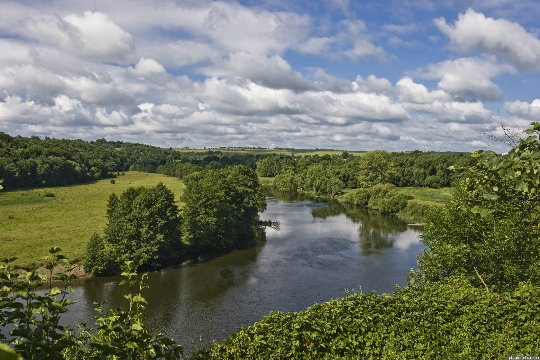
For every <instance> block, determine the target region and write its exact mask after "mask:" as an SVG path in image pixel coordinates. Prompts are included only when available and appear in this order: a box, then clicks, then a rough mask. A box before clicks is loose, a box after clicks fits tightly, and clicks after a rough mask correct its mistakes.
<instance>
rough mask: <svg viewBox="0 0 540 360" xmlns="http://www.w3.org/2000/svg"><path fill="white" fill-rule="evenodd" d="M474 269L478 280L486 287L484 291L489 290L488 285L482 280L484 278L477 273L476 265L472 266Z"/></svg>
mask: <svg viewBox="0 0 540 360" xmlns="http://www.w3.org/2000/svg"><path fill="white" fill-rule="evenodd" d="M474 271H475V272H476V275H477V276H478V278H479V279H480V281H481V282H482V284H484V286H485V287H486V291H487V292H489V287H488V286H487V284H486V283H485V282H484V279H482V277H481V276H480V274H479V273H478V270H477V269H476V266H475V267H474Z"/></svg>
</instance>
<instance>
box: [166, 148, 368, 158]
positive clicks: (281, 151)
mask: <svg viewBox="0 0 540 360" xmlns="http://www.w3.org/2000/svg"><path fill="white" fill-rule="evenodd" d="M176 151H179V152H206V151H221V152H222V153H224V154H225V153H227V154H253V155H319V156H323V155H341V154H342V153H343V152H344V151H347V152H348V153H349V154H351V155H355V156H359V155H362V154H363V153H365V151H348V150H326V149H249V148H247V149H244V150H242V149H239V148H206V149H176Z"/></svg>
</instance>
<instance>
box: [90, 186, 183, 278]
mask: <svg viewBox="0 0 540 360" xmlns="http://www.w3.org/2000/svg"><path fill="white" fill-rule="evenodd" d="M107 219H108V224H107V227H106V228H105V231H104V232H105V235H104V238H103V239H101V238H100V237H99V236H97V235H96V234H94V235H92V237H91V239H90V242H89V244H88V247H87V253H86V255H85V263H84V266H85V270H86V271H89V272H92V273H93V274H95V275H103V274H110V273H111V272H116V269H117V268H118V267H117V266H114V264H116V265H118V264H122V263H124V262H125V261H132V262H133V263H134V264H135V266H136V267H137V268H141V267H142V268H147V269H158V268H160V267H161V266H162V264H163V261H166V260H167V259H171V258H172V259H174V258H175V257H177V255H178V254H179V252H180V251H181V247H182V245H181V242H180V233H179V227H180V218H179V215H178V207H177V206H176V204H175V202H174V195H173V193H172V192H171V191H170V190H169V189H167V187H166V186H165V185H163V184H162V183H159V184H158V185H156V186H155V187H151V188H145V187H139V188H128V189H127V190H126V191H125V192H123V193H122V195H121V196H120V197H118V196H116V195H115V194H111V196H110V197H109V202H108V205H107Z"/></svg>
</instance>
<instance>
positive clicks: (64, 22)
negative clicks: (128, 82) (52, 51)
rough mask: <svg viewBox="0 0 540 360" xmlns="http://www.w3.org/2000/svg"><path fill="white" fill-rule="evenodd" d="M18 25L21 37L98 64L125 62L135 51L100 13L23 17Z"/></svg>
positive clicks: (126, 38)
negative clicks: (62, 16) (89, 59)
mask: <svg viewBox="0 0 540 360" xmlns="http://www.w3.org/2000/svg"><path fill="white" fill-rule="evenodd" d="M18 25H19V26H18V28H17V29H16V30H18V32H19V33H20V34H22V35H23V36H26V37H29V38H32V39H35V40H37V41H39V42H40V43H42V44H47V45H53V46H56V47H58V48H60V49H62V50H64V51H66V52H71V53H76V54H78V55H80V56H84V57H86V58H91V59H94V60H98V61H118V62H126V61H129V60H130V59H129V58H130V56H131V55H132V54H133V53H134V51H135V48H134V45H133V42H132V39H131V35H130V34H129V33H128V32H126V31H124V30H123V29H122V28H120V27H119V26H118V25H116V24H115V23H114V22H113V21H112V20H111V19H110V18H109V17H108V16H107V15H106V14H103V13H100V12H91V11H86V12H85V13H84V15H83V16H80V17H79V16H77V15H75V14H72V15H67V16H65V17H64V18H60V17H59V16H49V15H44V16H38V17H26V18H24V19H21V20H20V21H19V24H18Z"/></svg>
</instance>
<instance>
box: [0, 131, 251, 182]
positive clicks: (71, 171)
mask: <svg viewBox="0 0 540 360" xmlns="http://www.w3.org/2000/svg"><path fill="white" fill-rule="evenodd" d="M257 159H258V157H257V156H255V155H249V154H245V155H236V154H233V155H224V154H222V153H221V152H220V151H208V152H202V153H196V152H191V153H181V152H178V151H175V150H174V149H172V148H160V147H156V146H150V145H145V144H137V143H129V142H123V141H107V140H105V139H98V140H96V141H90V142H87V141H83V140H69V139H51V138H48V137H45V138H43V139H42V138H40V137H38V136H32V137H22V136H10V135H8V134H6V133H3V132H0V180H3V183H2V185H3V187H4V188H5V189H6V190H13V189H19V188H26V187H49V186H63V185H73V184H80V183H86V182H89V181H93V180H98V179H104V178H107V177H111V176H114V174H115V173H118V172H123V171H128V170H134V171H144V172H156V171H158V169H159V172H160V173H163V174H167V175H172V176H176V175H175V174H174V173H173V171H172V170H169V169H170V167H163V166H164V165H166V164H169V165H170V166H172V167H174V164H177V163H178V164H190V165H192V166H195V167H196V168H197V169H205V168H211V169H222V168H225V167H227V166H232V165H240V164H242V165H246V166H249V167H251V168H253V169H255V167H256V161H257Z"/></svg>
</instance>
